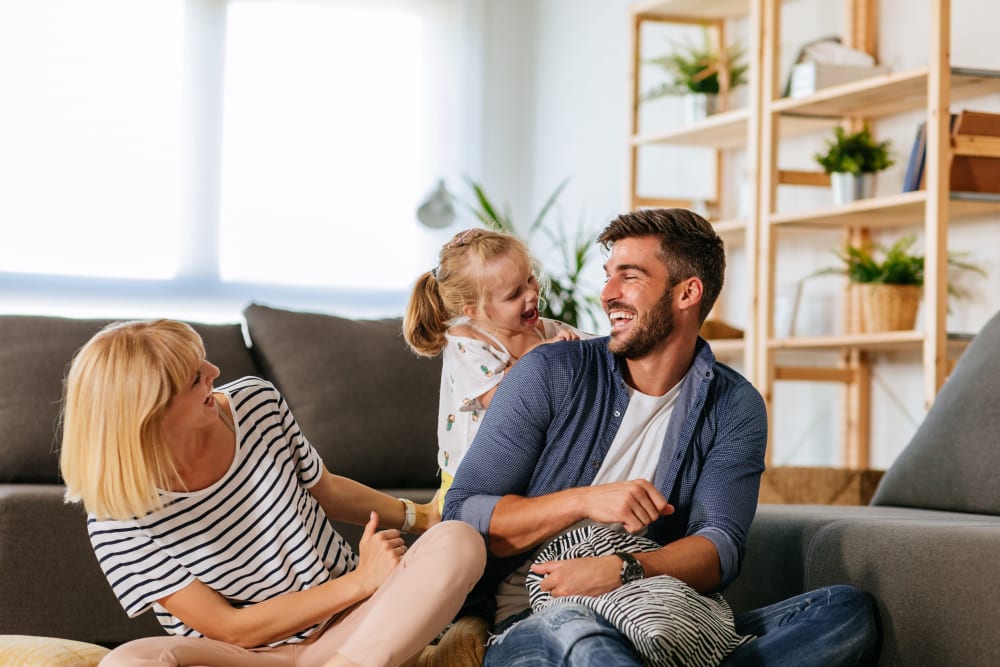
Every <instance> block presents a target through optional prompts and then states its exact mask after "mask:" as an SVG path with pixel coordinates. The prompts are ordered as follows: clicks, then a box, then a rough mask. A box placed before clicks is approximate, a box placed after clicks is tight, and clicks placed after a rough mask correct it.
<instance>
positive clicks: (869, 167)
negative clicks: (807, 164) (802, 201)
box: [813, 124, 893, 204]
mask: <svg viewBox="0 0 1000 667" xmlns="http://www.w3.org/2000/svg"><path fill="white" fill-rule="evenodd" d="M833 132H834V137H833V139H829V140H827V142H826V150H824V151H822V152H819V153H816V154H815V155H814V156H813V157H814V159H815V160H816V162H817V163H818V164H819V166H821V167H823V171H825V172H826V173H828V174H830V185H831V186H832V187H833V202H834V203H835V204H846V203H847V202H851V201H855V200H857V199H863V198H866V197H871V196H872V195H873V194H874V192H875V172H878V171H882V170H883V169H887V168H889V167H891V166H892V165H893V159H892V157H891V156H890V153H889V152H890V150H891V149H892V142H891V141H889V140H888V139H887V140H885V141H875V138H874V137H872V134H871V129H870V128H869V127H868V125H867V124H866V125H865V126H864V127H863V128H862V129H861V130H859V131H857V132H850V133H849V132H847V131H846V130H844V128H842V127H836V128H834V130H833Z"/></svg>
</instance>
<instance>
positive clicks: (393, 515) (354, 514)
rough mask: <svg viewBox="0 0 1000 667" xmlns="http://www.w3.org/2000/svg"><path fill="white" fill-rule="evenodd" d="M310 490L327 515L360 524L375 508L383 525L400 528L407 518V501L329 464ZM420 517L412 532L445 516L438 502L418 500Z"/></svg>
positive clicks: (417, 507) (425, 528)
mask: <svg viewBox="0 0 1000 667" xmlns="http://www.w3.org/2000/svg"><path fill="white" fill-rule="evenodd" d="M309 492H310V493H311V494H312V495H313V497H314V498H316V500H317V501H319V504H320V506H321V507H322V508H323V513H324V514H326V516H327V518H329V519H333V520H335V521H344V522H345V523H353V524H356V525H358V526H361V525H364V523H365V522H366V521H368V517H369V516H370V514H371V512H373V511H374V512H376V513H377V514H378V515H379V517H381V519H382V527H383V528H399V527H400V526H402V525H403V521H404V519H405V518H406V505H405V504H404V503H403V502H402V501H400V500H399V499H398V498H393V497H392V496H390V495H388V494H385V493H382V492H381V491H376V490H375V489H373V488H371V487H370V486H365V485H364V484H362V483H360V482H355V481H354V480H353V479H348V478H347V477H341V476H339V475H334V474H333V473H331V472H330V471H329V470H327V469H326V468H324V469H323V475H322V477H321V478H320V480H319V481H318V482H316V484H314V485H313V486H312V487H310V488H309ZM414 508H415V509H416V513H417V514H416V521H415V522H414V524H413V527H411V528H410V530H409V531H408V532H411V533H422V532H424V531H425V530H427V529H428V528H430V527H431V526H433V525H434V524H436V523H437V522H439V521H440V520H441V514H440V513H439V512H438V509H437V508H438V506H437V503H435V502H434V501H433V500H432V501H431V502H429V503H426V504H423V505H419V504H415V506H414Z"/></svg>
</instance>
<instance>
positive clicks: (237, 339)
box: [0, 315, 260, 484]
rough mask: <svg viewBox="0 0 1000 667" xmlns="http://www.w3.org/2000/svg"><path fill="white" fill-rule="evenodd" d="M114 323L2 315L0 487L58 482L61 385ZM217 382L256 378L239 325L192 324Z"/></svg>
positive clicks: (255, 368) (0, 323)
mask: <svg viewBox="0 0 1000 667" xmlns="http://www.w3.org/2000/svg"><path fill="white" fill-rule="evenodd" d="M113 321H114V320H97V319H89V320H83V319H71V318H64V317H42V316H33V315H5V316H0V432H2V433H3V439H4V441H3V446H2V447H0V482H22V483H35V484H56V483H61V480H60V478H59V442H60V439H61V438H62V432H61V429H60V428H59V414H60V410H61V402H62V391H63V380H64V378H65V377H66V372H67V371H68V370H69V364H70V362H71V361H72V359H73V355H74V354H76V352H77V350H79V349H80V348H81V347H83V345H84V343H86V342H87V341H88V340H90V337H91V336H93V335H94V334H95V333H97V332H98V331H99V330H100V329H101V328H103V327H104V326H105V325H107V324H108V323H110V322H113ZM193 326H194V328H195V329H196V330H197V331H198V333H200V334H201V336H202V338H203V339H204V341H205V348H206V352H207V354H208V358H209V360H210V361H212V362H213V363H215V364H216V365H217V366H219V367H220V369H221V370H222V377H221V378H220V380H219V381H218V382H219V383H220V384H221V383H222V382H225V381H228V380H232V379H235V378H238V377H241V376H243V375H258V374H259V373H260V371H258V370H257V366H256V365H255V364H254V362H253V358H252V357H251V356H250V353H249V351H248V350H247V348H246V344H245V343H244V342H243V333H242V331H241V327H240V325H239V324H222V325H216V324H194V325H193Z"/></svg>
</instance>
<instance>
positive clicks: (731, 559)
mask: <svg viewBox="0 0 1000 667" xmlns="http://www.w3.org/2000/svg"><path fill="white" fill-rule="evenodd" d="M695 535H700V536H701V537H704V538H705V539H707V540H708V541H710V542H711V543H712V544H714V545H715V550H716V551H718V552H719V571H720V575H721V581H720V583H719V589H720V590H721V589H723V588H725V587H726V586H728V585H729V584H730V583H732V581H733V579H735V578H736V574H737V573H738V571H739V570H738V567H739V563H738V561H739V556H738V552H737V549H736V545H735V544H734V543H733V540H732V538H730V537H729V535H727V534H726V533H725V531H723V530H721V529H719V528H715V527H712V526H709V527H707V528H702V529H701V530H699V531H698V532H696V533H695Z"/></svg>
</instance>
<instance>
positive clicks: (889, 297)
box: [855, 283, 921, 333]
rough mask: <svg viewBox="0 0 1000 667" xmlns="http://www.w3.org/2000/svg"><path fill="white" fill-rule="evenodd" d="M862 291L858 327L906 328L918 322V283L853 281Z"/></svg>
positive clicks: (872, 329) (876, 329)
mask: <svg viewBox="0 0 1000 667" xmlns="http://www.w3.org/2000/svg"><path fill="white" fill-rule="evenodd" d="M855 288H856V289H857V290H858V291H859V292H860V295H861V330H862V331H864V332H865V333H875V332H879V331H909V330H911V329H913V327H914V326H915V325H916V323H917V310H918V309H919V308H920V294H921V290H920V287H919V286H918V285H884V284H880V283H865V284H863V285H856V286H855Z"/></svg>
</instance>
